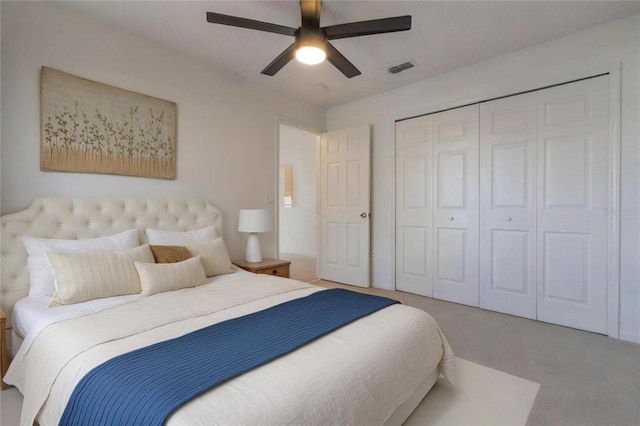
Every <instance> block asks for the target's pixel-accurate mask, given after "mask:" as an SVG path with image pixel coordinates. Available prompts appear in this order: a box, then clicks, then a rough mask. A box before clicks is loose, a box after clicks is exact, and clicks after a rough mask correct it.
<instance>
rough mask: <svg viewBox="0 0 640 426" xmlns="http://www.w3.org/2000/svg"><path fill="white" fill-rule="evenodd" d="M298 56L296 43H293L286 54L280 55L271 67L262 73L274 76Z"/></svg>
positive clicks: (272, 62)
mask: <svg viewBox="0 0 640 426" xmlns="http://www.w3.org/2000/svg"><path fill="white" fill-rule="evenodd" d="M295 55H296V43H293V44H292V45H291V46H289V47H287V48H286V49H285V50H284V52H282V53H281V54H279V55H278V57H277V58H275V59H274V60H273V61H271V63H270V64H269V65H267V66H266V67H265V69H263V70H262V71H260V73H262V74H264V75H269V76H272V77H273V76H274V75H275V74H276V73H277V72H278V71H280V69H282V67H284V66H285V65H287V63H288V62H289V61H290V60H292V59H293V57H294V56H295Z"/></svg>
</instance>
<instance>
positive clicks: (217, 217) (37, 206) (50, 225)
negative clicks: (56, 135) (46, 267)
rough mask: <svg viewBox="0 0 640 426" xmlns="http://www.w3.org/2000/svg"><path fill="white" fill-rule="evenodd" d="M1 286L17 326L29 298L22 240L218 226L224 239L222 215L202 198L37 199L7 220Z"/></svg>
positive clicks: (5, 308) (5, 306) (5, 305)
mask: <svg viewBox="0 0 640 426" xmlns="http://www.w3.org/2000/svg"><path fill="white" fill-rule="evenodd" d="M0 219H1V223H2V225H1V226H2V228H1V230H0V231H1V232H0V234H1V240H2V244H1V245H0V256H1V257H0V262H1V263H0V266H1V268H0V269H1V270H2V272H1V274H0V277H1V279H2V281H1V282H0V289H1V290H0V291H1V297H0V299H1V304H0V306H1V307H2V310H3V311H4V313H5V314H6V315H7V327H11V312H12V310H13V305H14V304H15V303H16V301H18V299H20V298H22V297H24V296H26V295H28V294H29V270H28V268H27V251H26V250H25V248H24V245H23V244H22V236H24V235H29V236H33V237H40V238H64V239H82V238H96V237H102V236H106V235H111V234H115V233H118V232H122V231H126V230H128V229H133V228H136V229H138V234H139V239H140V243H144V242H146V236H145V233H144V230H145V228H159V229H165V230H169V231H189V230H193V229H199V228H204V227H206V226H211V225H215V227H216V229H217V230H218V235H222V214H221V213H220V210H218V209H217V208H215V207H213V206H212V205H211V204H209V203H208V202H207V201H206V200H202V199H198V198H158V199H154V198H69V197H46V198H36V199H35V200H34V201H33V203H31V205H30V206H29V207H28V208H27V209H26V210H23V211H21V212H18V213H13V214H8V215H5V216H2V217H1V218H0Z"/></svg>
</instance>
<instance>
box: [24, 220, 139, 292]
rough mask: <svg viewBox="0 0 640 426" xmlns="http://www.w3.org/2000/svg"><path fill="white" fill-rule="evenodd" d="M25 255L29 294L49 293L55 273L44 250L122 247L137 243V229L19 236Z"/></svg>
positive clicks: (112, 248) (122, 248) (78, 251)
mask: <svg viewBox="0 0 640 426" xmlns="http://www.w3.org/2000/svg"><path fill="white" fill-rule="evenodd" d="M22 242H23V243H24V246H25V248H26V249H27V253H28V254H29V257H28V259H27V263H28V266H29V298H30V299H33V298H35V297H51V296H52V295H53V292H54V291H55V285H54V281H55V275H54V273H53V269H52V268H51V265H50V264H49V261H48V260H47V253H48V252H57V253H92V252H105V251H117V250H126V249H130V248H133V247H138V246H139V245H140V243H139V242H138V231H137V230H135V229H131V230H129V231H124V232H120V233H119V234H114V235H110V236H108V237H102V238H87V239H83V240H62V239H52V238H36V237H27V236H25V237H22Z"/></svg>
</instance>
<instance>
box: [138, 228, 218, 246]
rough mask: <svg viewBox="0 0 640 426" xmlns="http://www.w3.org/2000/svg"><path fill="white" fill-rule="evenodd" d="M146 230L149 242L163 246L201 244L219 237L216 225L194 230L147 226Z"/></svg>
mask: <svg viewBox="0 0 640 426" xmlns="http://www.w3.org/2000/svg"><path fill="white" fill-rule="evenodd" d="M145 232H146V234H147V242H148V243H149V244H151V245H162V246H186V245H187V244H201V243H206V242H207V241H211V240H213V239H215V238H218V231H217V230H216V227H215V226H209V227H206V228H202V229H196V230H194V231H164V230H162V229H154V228H147V229H146V231H145Z"/></svg>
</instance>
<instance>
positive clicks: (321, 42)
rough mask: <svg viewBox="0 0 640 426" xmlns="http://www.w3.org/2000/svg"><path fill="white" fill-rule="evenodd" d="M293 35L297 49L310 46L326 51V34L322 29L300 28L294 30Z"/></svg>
mask: <svg viewBox="0 0 640 426" xmlns="http://www.w3.org/2000/svg"><path fill="white" fill-rule="evenodd" d="M295 35H296V46H297V48H301V47H305V46H311V47H317V48H318V49H322V50H325V51H326V48H327V34H326V33H325V32H324V30H323V29H322V28H306V27H300V28H298V29H297V30H296V34H295Z"/></svg>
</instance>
